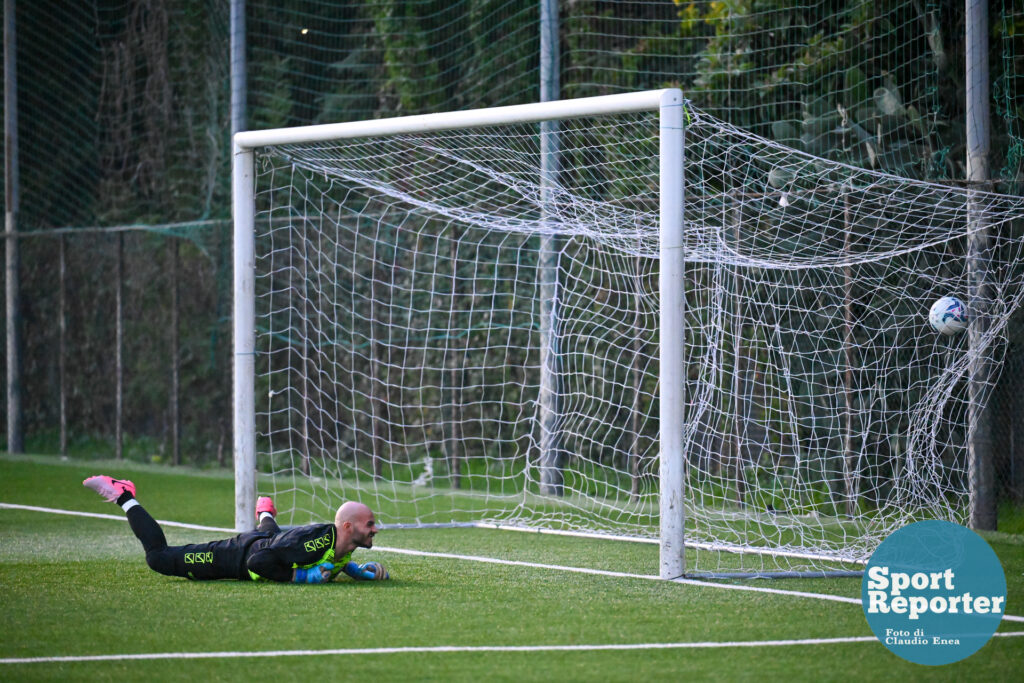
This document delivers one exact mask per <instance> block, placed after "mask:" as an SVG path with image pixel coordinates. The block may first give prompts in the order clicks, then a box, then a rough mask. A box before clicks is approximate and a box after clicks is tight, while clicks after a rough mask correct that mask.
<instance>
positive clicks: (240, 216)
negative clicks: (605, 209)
mask: <svg viewBox="0 0 1024 683" xmlns="http://www.w3.org/2000/svg"><path fill="white" fill-rule="evenodd" d="M683 107H684V99H683V95H682V92H681V91H680V90H679V89H677V88H669V89H664V90H654V91H647V92H640V93H629V94H622V95H609V96H603V97H591V98H583V99H576V100H563V101H552V102H541V103H537V104H527V105H518V106H508V107H497V108H492V109H483V110H476V111H460V112H449V113H442V114H426V115H421V116H409V117H401V118H393V119H378V120H372V121H361V122H354V123H340V124H326V125H318V126H306V127H299V128H287V129H277V130H265V131H248V132H241V133H237V134H236V135H235V136H234V150H233V154H234V156H233V209H234V358H235V364H234V380H233V381H234V461H235V527H236V528H237V529H239V530H244V529H249V528H251V527H252V526H253V524H254V522H253V520H254V514H255V505H256V444H255V431H256V428H255V389H254V381H255V366H254V357H255V329H256V328H255V282H254V273H255V244H254V236H255V232H256V231H255V199H254V189H255V176H256V172H255V150H256V149H257V148H260V147H267V146H274V145H286V144H290V143H311V142H316V141H328V140H330V141H335V140H345V139H352V138H367V137H382V136H390V135H397V134H401V133H427V132H432V131H440V130H457V129H469V128H480V127H484V126H494V125H502V124H521V123H538V122H541V121H551V120H559V119H569V118H578V117H584V116H601V115H610V114H621V113H628V112H642V111H657V112H659V117H660V125H659V128H660V151H661V162H660V166H659V168H660V185H659V191H660V197H661V206H660V208H661V213H660V215H661V264H662V265H661V270H660V278H659V287H660V290H661V291H660V295H661V301H662V302H663V305H662V309H661V325H660V328H661V336H662V338H663V339H678V340H681V339H683V336H684V329H683V312H684V306H685V297H684V291H683V290H684V288H683V273H684V263H685V252H684V249H683V163H682V161H683ZM666 302H667V303H666ZM683 353H684V346H683V344H678V345H675V344H662V345H661V352H660V354H661V382H660V387H661V419H660V422H659V424H660V434H661V449H660V461H659V462H660V474H659V477H660V481H661V484H660V487H661V496H660V501H661V504H660V520H661V522H660V528H661V553H660V558H661V560H660V565H661V576H662V578H665V579H671V578H676V577H679V576H681V575H682V574H683V573H684V571H685V563H684V562H685V561H684V542H683V528H684V518H683V515H684V512H683V458H684V453H683V441H684V437H683V432H684V426H685V396H684V381H683V373H684V370H685V360H684V357H683Z"/></svg>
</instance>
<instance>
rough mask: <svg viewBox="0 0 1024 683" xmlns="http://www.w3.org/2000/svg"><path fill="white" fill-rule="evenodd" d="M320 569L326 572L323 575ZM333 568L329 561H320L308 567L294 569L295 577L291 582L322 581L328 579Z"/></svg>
mask: <svg viewBox="0 0 1024 683" xmlns="http://www.w3.org/2000/svg"><path fill="white" fill-rule="evenodd" d="M322 570H326V571H327V574H326V575H325V574H324V572H323V571H322ZM333 570H334V565H333V564H331V563H330V562H321V563H320V564H315V565H313V566H312V567H310V568H309V569H296V570H295V578H294V579H292V583H323V582H324V581H330V580H331V572H332V571H333Z"/></svg>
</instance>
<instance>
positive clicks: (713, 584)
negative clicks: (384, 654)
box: [0, 503, 1024, 635]
mask: <svg viewBox="0 0 1024 683" xmlns="http://www.w3.org/2000/svg"><path fill="white" fill-rule="evenodd" d="M4 508H7V509H12V510H29V511H32V512H48V513H51V514H58V515H72V516H76V517H94V518H98V519H112V520H117V521H123V520H124V515H108V514H101V513H96V512H78V511H75V510H59V509H56V508H44V507H36V506H32V505H18V504H15V503H0V509H4ZM157 521H158V522H159V523H160V524H161V525H162V526H168V527H177V528H182V529H197V530H200V531H217V532H222V533H229V534H233V533H235V530H234V529H226V528H224V527H214V526H202V525H199V524H185V523H183V522H171V521H165V520H157ZM373 549H374V550H376V551H378V552H382V553H395V554H398V555H415V556H419V557H436V558H439V559H447V560H460V561H463V562H480V563H483V564H501V565H506V566H513V567H527V568H530V569H546V570H551V571H561V572H570V573H574V574H590V575H593V576H610V577H616V578H625V579H644V580H648V581H661V580H662V579H661V577H659V576H654V575H651V574H632V573H628V572H616V571H611V570H607V569H589V568H587V567H569V566H565V565H557V564H542V563H539V562H525V561H522V560H503V559H499V558H496V557H483V556H479V555H459V554H456V553H439V552H431V551H427V550H411V549H408V548H388V547H384V546H378V547H375V548H373ZM671 583H681V584H685V585H689V586H702V587H707V588H717V589H722V590H737V591H746V592H749V593H768V594H771V595H786V596H791V597H799V598H811V599H813V600H827V601H831V602H841V603H846V604H850V605H862V604H863V603H862V602H861V600H860V598H848V597H846V596H842V595H829V594H827V593H809V592H806V591H794V590H785V589H782V588H768V587H765V586H749V585H745V584H733V583H723V582H717V581H703V580H700V579H687V578H678V579H672V580H671ZM1003 621H1015V622H1021V623H1024V617H1020V616H1014V615H1010V614H1004V615H1003ZM997 635H998V634H997Z"/></svg>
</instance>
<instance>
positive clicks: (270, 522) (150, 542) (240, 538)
mask: <svg viewBox="0 0 1024 683" xmlns="http://www.w3.org/2000/svg"><path fill="white" fill-rule="evenodd" d="M126 514H127V517H128V524H129V525H130V526H131V528H132V531H133V532H134V533H135V537H136V538H138V539H139V541H141V542H142V548H143V550H145V551H146V564H148V565H149V567H150V569H152V570H154V571H157V572H160V573H161V574H166V575H167V576H182V577H185V578H187V579H194V580H196V581H210V580H213V579H248V578H249V572H248V570H247V569H246V566H245V559H246V556H247V555H248V552H249V547H250V546H251V545H252V544H253V542H254V541H256V540H258V539H261V538H267V537H270V536H273V535H275V534H277V533H280V531H281V528H280V527H279V526H277V522H275V521H274V519H273V518H272V517H269V516H265V517H264V518H263V520H262V521H261V522H260V524H259V526H258V527H256V530H255V531H247V532H245V533H241V534H238V535H237V536H234V537H232V538H227V539H224V540H221V541H211V542H209V543H193V544H189V545H178V546H173V545H167V538H166V537H165V536H164V531H163V529H161V528H160V525H159V524H158V523H157V521H156V520H155V519H153V517H152V516H150V514H149V513H148V512H146V509H145V508H144V507H142V506H141V505H136V506H134V507H132V508H131V509H129V510H128V512H127V513H126Z"/></svg>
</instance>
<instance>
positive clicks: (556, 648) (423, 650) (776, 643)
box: [0, 631, 1024, 664]
mask: <svg viewBox="0 0 1024 683" xmlns="http://www.w3.org/2000/svg"><path fill="white" fill-rule="evenodd" d="M1010 636H1024V631H1011V632H1003V633H996V634H995V637H1010ZM878 642H879V641H878V638H876V637H874V636H850V637H845V638H797V639H793V640H732V641H698V642H692V643H612V644H606V645H465V646H459V645H433V646H430V645H424V646H419V647H415V646H413V647H370V648H338V649H326V650H263V651H253V652H237V651H235V652H231V651H227V652H151V653H139V654H120V655H114V654H111V655H62V656H54V657H5V658H0V664H46V663H58V662H61V663H63V662H111V661H125V660H133V661H138V660H147V659H149V660H156V659H243V658H267V657H311V656H312V657H316V656H344V655H364V656H365V655H402V654H475V653H483V652H511V653H515V652H601V651H609V650H617V651H623V650H705V649H724V648H760V647H794V646H796V647H800V646H809V645H842V644H846V643H878Z"/></svg>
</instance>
